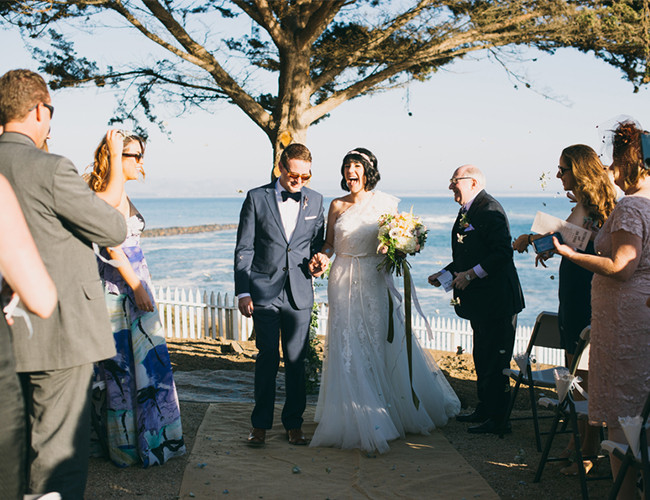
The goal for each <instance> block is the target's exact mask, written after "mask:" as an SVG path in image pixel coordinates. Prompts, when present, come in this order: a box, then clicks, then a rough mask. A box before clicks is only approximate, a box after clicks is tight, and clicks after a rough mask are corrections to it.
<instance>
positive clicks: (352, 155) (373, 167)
mask: <svg viewBox="0 0 650 500" xmlns="http://www.w3.org/2000/svg"><path fill="white" fill-rule="evenodd" d="M353 161H356V162H358V163H361V164H362V165H363V173H364V174H365V176H366V185H365V186H364V189H365V190H366V191H372V190H373V189H375V186H376V185H377V183H378V182H379V180H380V179H381V175H379V169H378V166H377V164H378V162H377V157H376V156H375V155H374V154H372V151H370V150H369V149H366V148H354V149H353V150H352V151H349V152H348V153H347V154H346V155H345V156H344V157H343V162H342V163H341V177H342V178H341V188H342V189H343V191H350V188H349V187H348V183H347V182H346V181H345V174H344V170H345V166H346V165H349V164H350V162H353Z"/></svg>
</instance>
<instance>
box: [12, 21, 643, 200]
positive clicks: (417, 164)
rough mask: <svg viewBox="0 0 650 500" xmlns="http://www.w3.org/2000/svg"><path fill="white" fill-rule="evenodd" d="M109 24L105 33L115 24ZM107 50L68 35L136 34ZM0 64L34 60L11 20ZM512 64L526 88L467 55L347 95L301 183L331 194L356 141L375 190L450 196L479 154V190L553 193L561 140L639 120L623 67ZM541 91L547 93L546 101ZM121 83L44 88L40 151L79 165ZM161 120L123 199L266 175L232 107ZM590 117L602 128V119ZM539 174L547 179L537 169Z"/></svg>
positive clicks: (207, 193)
mask: <svg viewBox="0 0 650 500" xmlns="http://www.w3.org/2000/svg"><path fill="white" fill-rule="evenodd" d="M117 33H118V32H117V31H115V34H117ZM114 39H115V44H116V45H117V47H116V48H114V47H112V46H109V44H107V43H102V42H101V41H100V40H99V39H95V38H89V36H88V34H87V33H81V32H80V33H79V36H78V39H77V40H76V41H77V42H79V43H83V44H91V48H92V53H93V54H96V55H97V56H98V57H99V58H100V60H101V58H102V57H103V55H102V54H107V56H106V57H108V54H111V53H112V54H113V55H114V54H115V53H118V54H127V60H128V58H129V57H133V58H136V57H137V58H143V57H147V54H148V51H149V50H150V48H149V46H148V43H149V42H148V41H146V40H145V39H144V38H141V37H140V36H134V37H133V38H129V34H128V33H127V32H125V30H122V31H120V32H119V37H114ZM0 50H1V52H2V58H1V59H0V74H3V73H4V72H6V71H7V70H10V69H15V68H28V69H32V70H37V69H38V64H37V63H36V61H34V60H33V59H32V57H31V55H30V54H29V52H28V51H27V50H26V49H25V45H24V42H23V40H22V38H21V36H20V34H19V33H18V31H17V30H15V29H13V30H7V29H0ZM526 55H527V57H529V58H531V59H532V58H536V61H534V62H533V61H530V62H529V63H524V64H523V65H520V66H518V69H519V70H520V71H524V72H525V73H526V76H527V78H528V79H529V80H530V81H531V82H532V83H533V84H534V90H531V89H526V88H524V87H523V86H522V85H521V84H519V88H518V89H517V88H515V86H516V85H517V82H514V81H513V80H512V79H511V78H509V76H508V74H507V73H506V72H505V71H504V69H503V68H502V67H501V66H500V65H499V64H497V63H496V62H494V61H491V60H488V59H485V58H482V59H481V58H474V57H470V58H467V59H464V60H461V61H458V62H455V63H453V64H452V65H450V66H448V67H447V68H446V69H443V70H441V71H439V72H438V73H437V74H435V75H434V76H433V77H432V78H431V79H430V80H429V81H427V82H422V83H420V82H418V83H412V84H410V85H409V86H408V87H407V88H406V89H396V90H392V91H388V92H385V93H382V94H378V95H374V96H370V97H362V98H358V99H354V100H352V101H348V102H346V103H344V104H342V105H341V106H339V107H338V108H336V109H335V110H334V111H333V112H332V113H331V116H330V117H329V118H327V119H326V120H324V121H322V122H321V123H319V124H318V125H315V126H312V127H311V128H310V129H309V133H308V136H307V141H306V144H307V146H308V147H309V148H310V150H311V151H312V155H313V164H312V172H313V178H312V181H311V187H312V188H314V189H316V190H318V191H320V192H322V193H323V194H325V195H326V196H337V195H340V194H343V193H342V191H341V189H340V187H339V180H340V162H341V160H342V158H343V156H345V153H346V152H347V151H349V150H351V149H353V148H355V147H366V148H368V149H370V150H371V151H373V153H375V155H376V156H377V158H378V160H379V170H380V173H381V176H382V180H381V181H380V183H379V185H378V187H377V189H380V190H382V191H386V192H389V193H392V194H396V195H445V196H446V195H449V196H451V195H450V193H449V191H447V188H448V184H449V178H450V176H451V174H452V173H453V171H454V169H455V168H456V167H458V166H460V165H462V164H466V163H473V164H475V165H477V166H479V167H480V168H481V169H482V170H483V172H484V173H485V175H486V177H487V190H488V191H489V192H491V193H493V194H497V195H502V196H505V195H512V196H516V195H553V194H556V193H558V191H559V189H560V188H561V186H560V183H559V182H557V181H555V180H554V179H553V178H554V176H555V173H556V172H557V162H558V158H559V156H560V153H561V151H562V149H563V148H565V147H567V146H569V145H571V144H576V143H583V144H587V145H590V146H592V147H594V148H595V149H596V150H597V151H598V152H600V143H599V141H600V138H599V135H598V132H597V129H596V127H597V126H598V125H603V124H605V123H612V120H613V119H615V118H616V117H618V116H620V115H629V116H632V117H634V118H636V119H637V120H638V121H639V122H640V123H641V125H643V126H645V127H646V128H650V90H648V89H647V88H643V89H641V91H640V92H638V93H636V94H634V93H633V87H632V84H630V83H629V82H626V81H625V80H623V76H622V74H621V73H620V72H619V71H618V70H616V69H614V68H612V67H610V66H608V65H607V64H606V63H604V62H602V61H599V60H597V59H596V58H594V57H593V56H592V55H589V54H582V53H579V52H578V51H575V50H573V49H564V50H560V51H558V52H557V53H556V54H554V55H550V54H542V53H537V52H532V51H531V52H528V53H527V54H526ZM542 94H545V95H546V96H548V95H551V96H554V97H555V99H549V98H548V97H546V96H545V95H542ZM120 97H121V94H120V93H119V92H116V91H114V90H112V89H107V88H101V89H99V88H95V87H89V88H77V89H65V90H57V91H54V92H52V101H53V104H54V106H55V108H56V114H55V117H54V120H53V122H52V133H51V136H52V139H51V141H50V151H52V152H54V153H57V154H62V155H64V156H67V157H68V158H70V159H71V160H72V161H73V162H74V164H75V165H76V166H77V168H78V169H79V171H80V172H82V171H83V170H84V169H85V167H86V166H87V165H88V164H89V163H90V162H91V161H92V155H93V152H94V149H95V147H96V146H97V144H98V143H99V141H100V139H101V138H102V136H103V135H104V134H105V132H106V130H107V122H108V119H109V118H110V116H111V114H112V113H113V111H114V109H115V107H116V105H117V103H118V102H119V99H120ZM156 113H157V114H158V115H159V116H160V117H162V118H163V119H164V120H165V122H166V124H167V127H168V129H169V131H170V132H171V138H168V137H167V136H165V135H163V134H161V133H160V132H159V131H158V129H157V128H156V126H154V125H150V126H148V130H149V133H150V140H149V143H148V145H147V151H146V157H145V164H144V167H145V170H146V172H147V178H146V181H145V182H144V183H137V182H136V181H134V182H131V183H129V185H128V187H127V191H128V192H129V194H130V195H131V196H132V197H139V198H143V197H152V198H155V197H216V196H241V194H240V192H241V191H244V192H245V191H246V190H248V189H251V188H253V187H255V186H258V185H261V184H265V183H267V182H268V180H269V175H270V165H271V160H272V149H271V145H270V142H269V141H268V139H267V137H266V135H265V134H264V133H263V132H262V131H261V130H260V129H259V128H258V127H257V126H256V125H255V124H254V123H253V122H252V121H251V120H250V119H248V117H246V116H245V115H244V113H243V112H242V111H240V110H239V109H238V108H236V107H235V106H232V105H228V104H226V103H219V104H216V105H214V106H213V107H211V109H210V110H209V111H201V110H196V111H192V112H185V113H184V114H183V115H182V116H177V110H176V109H173V108H171V107H169V108H157V109H156ZM601 128H602V127H601ZM542 176H546V177H547V178H548V177H551V179H550V180H549V181H548V183H544V182H543V181H541V180H540V177H542Z"/></svg>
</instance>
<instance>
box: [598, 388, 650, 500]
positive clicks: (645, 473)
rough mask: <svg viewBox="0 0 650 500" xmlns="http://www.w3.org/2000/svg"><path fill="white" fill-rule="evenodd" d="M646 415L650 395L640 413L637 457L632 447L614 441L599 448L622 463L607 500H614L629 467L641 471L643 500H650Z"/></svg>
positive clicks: (649, 452) (649, 450)
mask: <svg viewBox="0 0 650 500" xmlns="http://www.w3.org/2000/svg"><path fill="white" fill-rule="evenodd" d="M648 414H650V393H649V394H648V397H647V398H646V400H645V406H644V407H643V411H642V412H641V431H640V436H639V443H640V446H639V448H640V450H639V453H638V454H637V455H634V452H633V451H632V447H631V446H629V445H627V444H623V443H617V442H616V441H609V440H607V441H603V442H602V443H601V444H600V446H601V447H602V448H603V449H604V450H605V451H607V453H609V454H610V455H614V456H615V457H617V458H618V459H619V460H620V461H621V462H622V463H621V468H620V469H619V471H618V475H617V476H616V480H615V481H614V485H613V486H612V489H611V490H610V492H609V498H610V499H611V500H616V496H617V495H618V491H619V490H620V489H621V485H622V484H623V479H624V478H625V474H626V473H627V470H628V469H629V468H630V466H631V467H633V468H634V469H641V476H642V477H643V491H644V498H645V500H650V461H649V460H648V455H650V448H648V437H647V429H646V428H647V424H648Z"/></svg>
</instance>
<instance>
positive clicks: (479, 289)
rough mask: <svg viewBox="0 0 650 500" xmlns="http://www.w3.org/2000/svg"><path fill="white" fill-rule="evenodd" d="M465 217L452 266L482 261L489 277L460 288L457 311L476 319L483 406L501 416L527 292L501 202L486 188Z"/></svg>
mask: <svg viewBox="0 0 650 500" xmlns="http://www.w3.org/2000/svg"><path fill="white" fill-rule="evenodd" d="M463 222H464V224H461V215H460V214H459V216H458V218H457V219H456V222H455V223H454V227H453V229H452V232H451V248H452V256H453V262H452V263H451V264H449V265H448V266H447V267H446V269H447V270H449V271H451V272H452V273H453V272H464V271H467V270H469V269H472V268H473V267H474V266H476V265H478V264H480V266H481V268H482V269H483V270H484V271H485V272H486V273H487V276H486V277H484V278H474V279H473V280H472V281H471V282H470V283H469V285H468V286H467V287H466V288H465V289H464V290H458V289H454V298H455V299H458V300H459V301H460V303H459V304H457V305H456V306H455V309H456V314H458V315H459V316H460V317H461V318H465V319H468V320H470V323H471V325H472V330H473V331H474V352H473V355H474V364H475V366H476V378H477V392H478V399H479V406H478V408H477V411H478V412H479V413H481V414H484V415H486V416H488V417H492V418H500V417H501V416H502V415H503V414H504V413H505V411H506V408H507V405H508V391H509V387H510V384H509V381H508V377H506V376H504V375H503V369H504V368H507V367H508V366H509V364H510V358H511V357H512V349H513V346H514V340H515V328H516V325H517V313H519V312H520V311H521V310H522V309H523V308H524V297H523V294H522V291H521V286H520V284H519V277H518V276H517V270H516V269H515V265H514V262H513V259H512V256H513V251H512V239H511V237H510V227H509V224H508V218H507V216H506V214H505V212H504V210H503V207H502V206H501V204H500V203H499V202H498V201H496V200H495V199H494V198H493V197H492V196H490V195H489V194H487V193H486V192H485V190H483V191H481V192H480V193H478V194H477V195H476V197H475V198H474V200H473V202H472V204H471V206H470V208H469V210H468V212H467V214H466V215H465V217H464V220H463Z"/></svg>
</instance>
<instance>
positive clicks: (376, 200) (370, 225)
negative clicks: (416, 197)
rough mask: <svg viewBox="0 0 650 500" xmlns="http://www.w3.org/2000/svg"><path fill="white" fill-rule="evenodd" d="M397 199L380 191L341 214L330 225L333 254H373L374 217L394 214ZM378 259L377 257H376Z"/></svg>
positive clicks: (374, 239) (374, 244)
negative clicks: (332, 231)
mask: <svg viewBox="0 0 650 500" xmlns="http://www.w3.org/2000/svg"><path fill="white" fill-rule="evenodd" d="M398 202H399V200H398V199H397V198H395V197H394V196H391V195H389V194H386V193H382V192H380V191H376V192H374V193H373V195H372V196H371V197H369V198H368V199H367V200H364V201H363V202H361V203H359V204H357V205H352V206H351V207H350V208H348V209H347V210H346V211H345V212H344V213H343V214H341V215H340V216H339V218H338V220H337V221H336V224H335V226H334V252H335V253H336V255H337V256H345V255H347V256H355V257H361V256H364V257H365V256H371V255H377V245H378V244H379V241H378V239H377V234H378V231H379V226H378V225H377V220H378V219H379V216H380V215H382V214H385V213H388V212H390V213H396V212H397V204H398ZM377 257H378V258H379V256H377Z"/></svg>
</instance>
